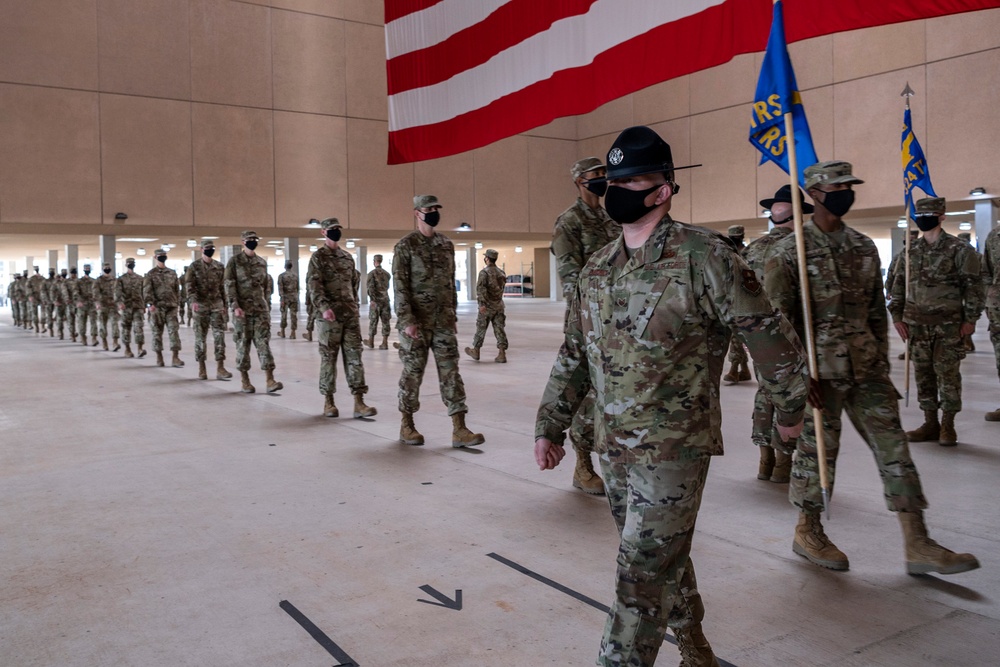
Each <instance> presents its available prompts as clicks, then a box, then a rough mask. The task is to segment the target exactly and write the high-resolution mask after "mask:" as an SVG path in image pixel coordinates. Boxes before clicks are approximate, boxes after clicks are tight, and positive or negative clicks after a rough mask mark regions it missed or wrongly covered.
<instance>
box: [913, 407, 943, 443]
mask: <svg viewBox="0 0 1000 667" xmlns="http://www.w3.org/2000/svg"><path fill="white" fill-rule="evenodd" d="M939 437H941V425H940V424H938V418H937V410H924V423H923V424H921V425H920V426H919V427H917V428H915V429H913V430H912V431H907V432H906V439H907V440H909V441H910V442H927V441H929V440H937V439H938V438H939Z"/></svg>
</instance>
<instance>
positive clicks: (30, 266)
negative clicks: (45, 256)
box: [24, 255, 35, 278]
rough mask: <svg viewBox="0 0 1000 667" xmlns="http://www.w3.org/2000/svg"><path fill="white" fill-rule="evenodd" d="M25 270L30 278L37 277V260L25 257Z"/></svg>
mask: <svg viewBox="0 0 1000 667" xmlns="http://www.w3.org/2000/svg"><path fill="white" fill-rule="evenodd" d="M24 270H26V271H27V272H28V277H29V278H30V277H31V276H33V275H35V258H34V257H32V256H31V255H25V256H24Z"/></svg>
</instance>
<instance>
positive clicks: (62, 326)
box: [49, 269, 75, 340]
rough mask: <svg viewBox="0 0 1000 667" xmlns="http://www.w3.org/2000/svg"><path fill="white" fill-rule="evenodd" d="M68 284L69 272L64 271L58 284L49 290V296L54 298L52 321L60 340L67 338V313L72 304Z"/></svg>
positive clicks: (57, 279)
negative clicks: (57, 330)
mask: <svg viewBox="0 0 1000 667" xmlns="http://www.w3.org/2000/svg"><path fill="white" fill-rule="evenodd" d="M67 282H69V279H68V278H67V271H66V269H62V270H60V271H59V275H58V277H57V278H56V282H55V283H53V285H52V287H50V288H49V295H50V296H51V297H52V321H53V323H54V324H55V326H57V327H58V328H59V340H64V339H65V338H66V313H67V310H68V309H69V307H70V304H71V303H72V302H71V301H70V299H69V289H68V287H67V285H66V283H67ZM70 321H71V322H72V320H70ZM73 330H75V329H73Z"/></svg>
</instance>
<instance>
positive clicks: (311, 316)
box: [306, 306, 316, 333]
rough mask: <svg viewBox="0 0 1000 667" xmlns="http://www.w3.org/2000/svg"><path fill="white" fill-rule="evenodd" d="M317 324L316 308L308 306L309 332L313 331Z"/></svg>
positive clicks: (307, 324)
mask: <svg viewBox="0 0 1000 667" xmlns="http://www.w3.org/2000/svg"><path fill="white" fill-rule="evenodd" d="M315 325H316V309H315V308H313V307H312V306H307V307H306V331H308V332H309V333H312V332H313V327H314V326H315Z"/></svg>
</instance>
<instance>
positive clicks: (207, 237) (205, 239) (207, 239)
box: [201, 236, 219, 241]
mask: <svg viewBox="0 0 1000 667" xmlns="http://www.w3.org/2000/svg"><path fill="white" fill-rule="evenodd" d="M218 238H219V237H218V236H202V237H201V240H202V241H215V240H216V239H218Z"/></svg>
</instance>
